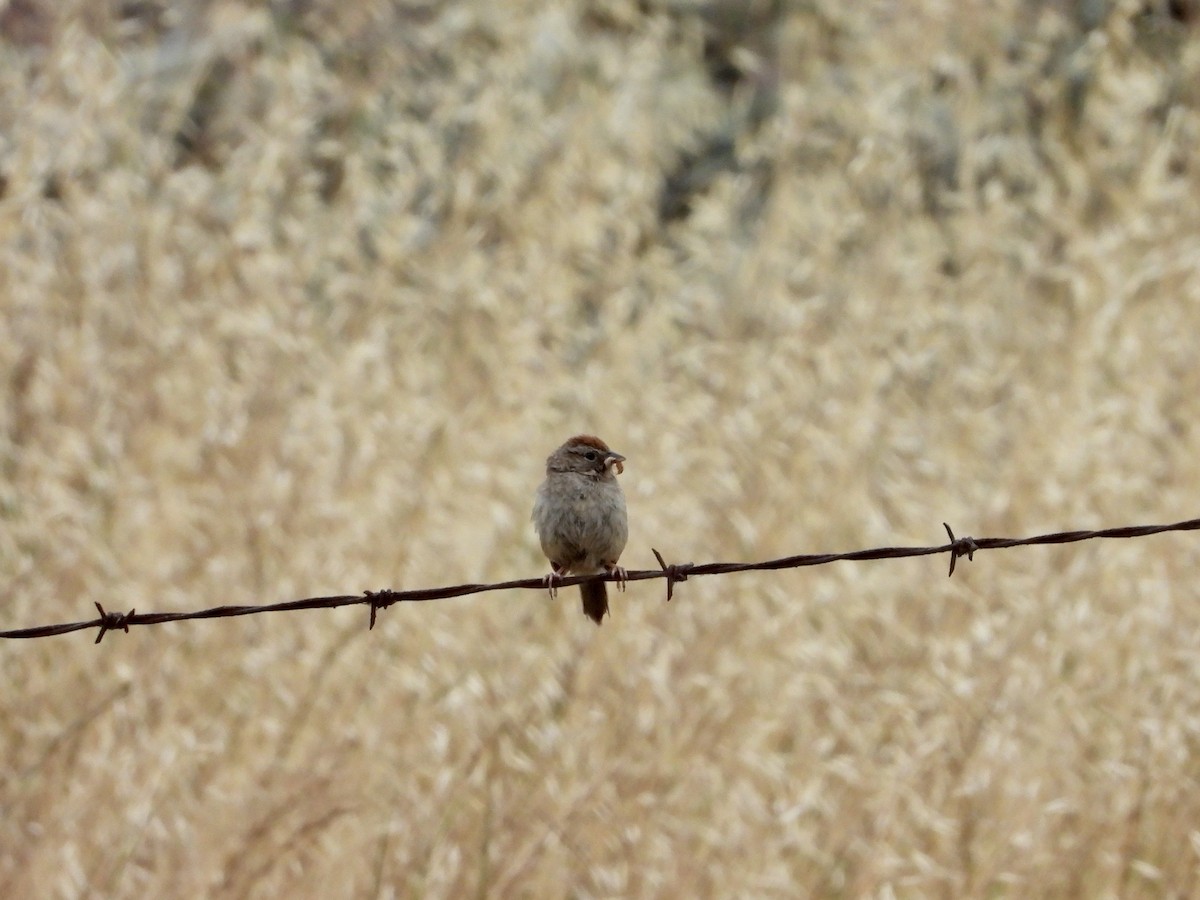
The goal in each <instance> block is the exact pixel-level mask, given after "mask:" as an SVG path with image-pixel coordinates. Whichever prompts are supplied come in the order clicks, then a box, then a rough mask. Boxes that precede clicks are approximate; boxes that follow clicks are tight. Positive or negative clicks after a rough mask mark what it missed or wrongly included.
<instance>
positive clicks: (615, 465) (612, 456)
mask: <svg viewBox="0 0 1200 900" xmlns="http://www.w3.org/2000/svg"><path fill="white" fill-rule="evenodd" d="M604 465H606V466H608V467H609V468H611V469H616V470H617V474H618V475H624V474H625V457H623V456H622V455H621V454H620V453H614V452H613V451H612V450H609V451H608V456H606V457H604Z"/></svg>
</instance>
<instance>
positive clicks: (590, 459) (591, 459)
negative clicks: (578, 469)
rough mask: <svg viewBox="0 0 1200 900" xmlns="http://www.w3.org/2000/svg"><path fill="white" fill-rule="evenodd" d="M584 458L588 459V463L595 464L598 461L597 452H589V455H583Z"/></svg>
mask: <svg viewBox="0 0 1200 900" xmlns="http://www.w3.org/2000/svg"><path fill="white" fill-rule="evenodd" d="M583 458H584V459H586V460H587V461H588V462H595V461H596V451H595V450H589V451H588V452H587V453H585V454H583Z"/></svg>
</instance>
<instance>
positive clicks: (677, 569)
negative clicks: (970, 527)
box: [0, 519, 1200, 644]
mask: <svg viewBox="0 0 1200 900" xmlns="http://www.w3.org/2000/svg"><path fill="white" fill-rule="evenodd" d="M942 527H944V528H945V529H946V534H947V535H948V536H949V538H950V541H949V543H946V544H938V545H934V546H929V547H875V548H873V549H870V550H852V551H850V552H847V553H815V554H800V555H798V556H784V557H781V558H780V559H768V560H765V561H763V562H750V563H720V562H714V563H699V564H697V563H690V562H689V563H668V562H667V561H666V560H665V559H664V558H663V555H662V554H661V553H659V552H658V551H657V550H654V549H653V548H651V549H652V551H653V553H654V558H655V559H656V560H658V564H659V566H660V568H658V569H643V570H637V571H629V572H626V573H625V576H624V578H623V579H622V578H620V577H619V576H617V575H609V574H600V575H571V576H568V577H565V578H564V577H559V576H555V578H554V586H555V588H556V589H557V588H562V587H569V586H571V585H575V584H582V583H583V582H585V581H618V582H629V581H649V580H651V579H655V578H665V579H666V580H667V602H668V603H669V602H670V601H671V599H672V598H673V597H674V596H675V585H677V584H679V583H680V582H682V581H687V580H688V579H689V578H693V577H696V576H699V575H730V574H733V573H734V572H767V571H774V570H777V569H799V568H803V567H805V566H823V565H827V564H829V563H834V562H862V561H865V560H872V559H904V558H908V557H914V556H937V555H940V554H942V553H948V554H950V571H949V573H948V574H949V575H953V574H954V569H955V565H956V564H957V562H958V560H959V559H960V558H962V557H964V556H965V557H966V558H967V559H968V560H973V559H974V558H975V554H976V553H977V552H979V551H981V550H1004V549H1007V548H1010V547H1031V546H1036V545H1041V544H1074V543H1078V542H1080V541H1091V540H1096V539H1099V538H1137V537H1147V536H1149V535H1152V534H1162V533H1164V532H1167V531H1200V519H1187V520H1185V521H1183V522H1175V523H1173V524H1170V525H1128V526H1124V527H1121V528H1103V529H1100V530H1099V531H1056V532H1051V533H1049V534H1037V535H1033V536H1032V537H1023V538H973V537H961V538H960V537H955V536H954V532H953V531H952V530H951V528H950V526H949V525H947V524H945V523H942ZM546 587H547V585H546V579H545V577H542V578H521V579H517V580H516V581H499V582H495V583H493V584H456V585H449V586H446V587H435V588H425V589H422V590H412V591H394V590H388V589H385V590H382V591H363V592H362V593H361V594H339V595H337V596H331V597H309V598H307V599H304V600H289V601H286V602H283V603H268V604H266V605H263V606H215V607H212V608H211V609H201V610H194V611H191V612H173V613H139V612H137V610H136V609H131V610H129V612H124V613H121V612H109V611H108V610H106V609H105V608H104V607H103V606H102V605H101V604H100V603H96V611H97V612H98V613H99V617H98V618H95V619H89V620H87V621H82V622H64V623H62V624H58V625H39V626H36V627H33V628H18V629H15V630H11V631H0V638H8V639H11V640H19V639H29V638H44V637H53V636H54V635H59V634H69V633H71V632H74V631H86V630H88V629H90V628H98V629H99V633H98V634H97V635H96V641H95V643H97V644H98V643H100V641H102V640H103V639H104V635H106V634H108V632H110V631H118V630H120V631H124V632H126V633H128V631H129V629H130V628H131V627H132V626H135V625H162V624H164V623H166V622H183V621H188V620H191V619H225V618H232V617H235V616H250V615H257V614H259V613H269V612H295V611H297V610H302V609H337V608H339V607H342V606H369V607H370V610H371V616H370V621H369V624H368V628H374V627H375V619H376V616H377V614H378V612H379V610H381V609H387V608H388V607H389V606H392V605H393V604H396V603H420V602H424V601H427V600H447V599H449V598H451V597H463V596H466V595H467V594H482V593H486V592H488V591H510V590H540V591H544V590H546Z"/></svg>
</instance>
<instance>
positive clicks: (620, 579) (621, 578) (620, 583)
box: [604, 566, 629, 591]
mask: <svg viewBox="0 0 1200 900" xmlns="http://www.w3.org/2000/svg"><path fill="white" fill-rule="evenodd" d="M604 569H605V571H607V572H608V574H609V575H611V576H613V577H614V578H615V579H616V580H617V590H618V591H623V590H625V579H626V578H628V577H629V574H628V573H627V572H626V571H625V567H624V566H605V567H604Z"/></svg>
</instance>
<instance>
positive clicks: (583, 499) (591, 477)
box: [533, 434, 629, 625]
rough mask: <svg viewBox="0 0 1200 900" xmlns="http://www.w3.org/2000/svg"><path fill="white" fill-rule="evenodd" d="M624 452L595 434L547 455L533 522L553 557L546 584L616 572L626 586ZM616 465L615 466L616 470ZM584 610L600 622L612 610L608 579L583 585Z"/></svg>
mask: <svg viewBox="0 0 1200 900" xmlns="http://www.w3.org/2000/svg"><path fill="white" fill-rule="evenodd" d="M624 462H625V457H623V456H622V455H621V454H620V453H615V452H614V451H612V450H610V449H609V448H608V444H606V443H604V441H602V440H600V438H598V437H595V436H594V435H590V434H580V435H576V436H575V437H573V438H571V439H570V440H569V441H567V442H566V443H565V444H563V445H562V446H561V447H559V448H558V449H557V450H555V451H554V452H553V453H551V454H550V457H549V459H547V460H546V480H545V481H543V482H542V484H541V487H539V488H538V490H537V498H536V499H535V500H534V504H533V524H534V527H535V528H537V533H538V537H539V538H540V539H541V542H542V552H543V553H545V554H546V557H547V558H548V559H549V560H550V574H549V575H547V576H546V585H547V587H549V588H550V595H551V596H555V595H556V594H557V589H556V588H555V586H554V579H555V578H561V577H563V576H565V575H591V574H593V573H595V572H608V573H609V574H610V575H616V576H617V578H618V579H619V583H620V586H621V588H622V590H623V589H624V587H625V581H624V579H625V570H624V569H623V568H621V567H620V566H618V565H617V560H618V559H620V557H621V551H622V550H624V549H625V541H626V540H627V539H628V537H629V517H628V514H627V513H626V511H625V494H624V493H622V491H621V485H620V484H618V483H617V474H619V473H622V472H624V471H625V466H624V465H623V464H624ZM614 470H615V471H614ZM579 591H580V594H581V595H582V597H583V611H584V612H585V613H587V615H588V616H590V617H591V619H592V620H593V621H594V622H595V623H596V624H597V625H599V624H600V622H601V620H602V619H603V618H604V614H605V613H607V612H608V591H607V590H606V585H605V582H603V581H596V582H588V583H586V584H581V585H580V586H579Z"/></svg>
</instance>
